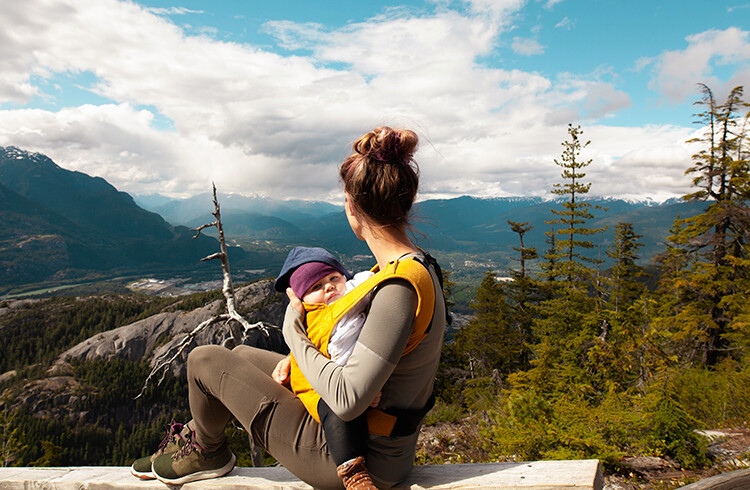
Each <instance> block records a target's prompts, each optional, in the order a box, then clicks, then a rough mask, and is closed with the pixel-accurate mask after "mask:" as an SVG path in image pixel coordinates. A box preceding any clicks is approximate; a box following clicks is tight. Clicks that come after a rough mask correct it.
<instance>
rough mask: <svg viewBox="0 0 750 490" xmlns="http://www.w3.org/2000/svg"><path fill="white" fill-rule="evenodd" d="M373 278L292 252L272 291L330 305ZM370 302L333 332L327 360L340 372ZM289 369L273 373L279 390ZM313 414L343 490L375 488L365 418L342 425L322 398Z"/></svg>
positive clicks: (318, 253) (324, 257) (303, 251)
mask: <svg viewBox="0 0 750 490" xmlns="http://www.w3.org/2000/svg"><path fill="white" fill-rule="evenodd" d="M373 275H374V274H373V273H372V272H370V271H365V272H360V273H358V274H357V275H355V276H354V277H352V275H351V274H350V273H349V271H347V270H346V268H345V267H344V266H343V265H341V263H340V262H339V261H338V260H336V258H335V257H334V256H333V255H331V254H330V253H329V252H328V251H326V250H325V249H322V248H318V247H315V248H309V247H295V248H294V249H292V250H291V251H290V252H289V255H288V256H287V259H286V261H285V262H284V266H283V267H282V269H281V273H280V274H279V277H278V278H277V279H276V284H275V287H276V290H277V291H284V290H285V289H286V287H291V288H292V291H293V292H294V294H295V295H296V296H297V297H298V298H300V299H301V300H302V301H303V302H304V303H324V304H327V305H330V304H331V303H333V302H334V301H336V300H338V299H340V298H342V297H343V296H344V295H345V294H346V293H348V292H349V291H351V290H352V289H354V288H355V287H357V286H358V285H360V284H362V283H363V282H365V281H366V280H367V279H369V278H370V277H371V276H373ZM369 300H370V297H369V295H368V296H366V297H365V298H364V299H363V300H361V301H359V302H358V303H357V304H356V305H354V306H353V307H352V308H351V309H350V310H349V311H348V312H347V313H346V314H345V315H344V316H343V317H342V318H341V319H340V320H339V321H338V322H337V323H336V325H334V327H333V330H332V331H331V336H330V338H329V340H328V354H329V355H330V358H331V360H332V361H333V362H335V363H336V364H338V365H340V366H343V365H345V364H346V362H347V360H348V359H349V356H350V355H351V353H352V351H353V350H354V345H355V344H356V343H357V338H358V337H359V333H360V331H361V329H362V325H363V324H364V322H365V318H366V314H365V310H366V309H367V306H368V305H369ZM287 359H289V358H287ZM288 366H289V363H288V362H287V360H286V359H285V361H282V362H281V363H279V365H278V366H277V368H276V370H275V371H274V373H273V378H274V380H276V381H277V382H279V383H281V384H287V383H289V381H290V379H289V368H288ZM379 399H380V394H378V395H377V397H376V398H375V400H373V402H372V403H371V406H373V407H374V406H376V405H377V403H378V402H379ZM317 412H318V416H319V418H320V423H321V425H322V426H323V430H324V431H325V434H326V441H327V442H328V448H329V450H330V452H331V456H332V457H333V460H334V462H335V463H336V465H337V472H338V475H339V476H340V477H341V478H342V480H343V482H344V486H345V487H346V488H353V487H355V486H357V488H360V489H361V488H373V489H374V488H375V486H374V484H373V483H372V480H371V479H370V476H369V474H368V473H367V468H366V467H365V462H364V455H365V453H366V452H367V419H366V416H365V414H362V415H360V416H359V417H357V418H356V419H354V420H352V421H349V422H345V421H343V420H341V419H340V418H339V417H338V416H336V415H335V414H334V413H333V412H332V411H331V409H330V408H329V407H328V405H327V404H326V403H325V401H323V399H322V398H321V399H320V400H319V402H318V405H317ZM311 414H312V412H311ZM312 415H313V416H314V415H315V414H312Z"/></svg>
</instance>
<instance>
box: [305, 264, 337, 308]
mask: <svg viewBox="0 0 750 490" xmlns="http://www.w3.org/2000/svg"><path fill="white" fill-rule="evenodd" d="M345 293H346V278H345V277H344V276H343V275H341V274H339V273H338V272H332V273H330V274H328V275H327V276H325V277H324V278H323V279H321V280H320V281H318V282H316V283H315V284H313V285H312V286H310V289H308V290H307V291H305V294H304V295H303V296H302V301H304V302H305V303H325V304H327V305H330V304H331V303H333V302H334V301H336V300H337V299H339V298H340V297H342V296H343V295H344V294H345Z"/></svg>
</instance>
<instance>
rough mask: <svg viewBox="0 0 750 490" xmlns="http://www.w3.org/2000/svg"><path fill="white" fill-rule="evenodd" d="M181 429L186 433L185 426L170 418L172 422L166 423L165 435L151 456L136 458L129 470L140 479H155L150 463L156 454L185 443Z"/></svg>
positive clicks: (172, 450)
mask: <svg viewBox="0 0 750 490" xmlns="http://www.w3.org/2000/svg"><path fill="white" fill-rule="evenodd" d="M183 430H185V431H186V433H187V430H188V429H187V426H186V425H183V424H180V423H177V422H175V421H174V419H172V422H170V423H169V424H167V435H166V436H164V439H162V440H161V442H160V443H159V447H158V448H157V450H156V452H155V453H154V454H152V455H151V456H144V457H143V458H138V459H136V460H135V461H134V462H133V465H132V466H131V467H130V472H131V473H132V474H133V475H134V476H137V477H138V478H140V479H142V480H155V479H156V477H155V476H154V474H153V473H152V472H151V463H153V462H154V460H155V459H156V457H157V456H161V455H162V454H172V453H173V452H175V451H177V450H178V449H180V448H181V447H182V446H183V445H184V444H185V439H184V438H183V435H182V432H183Z"/></svg>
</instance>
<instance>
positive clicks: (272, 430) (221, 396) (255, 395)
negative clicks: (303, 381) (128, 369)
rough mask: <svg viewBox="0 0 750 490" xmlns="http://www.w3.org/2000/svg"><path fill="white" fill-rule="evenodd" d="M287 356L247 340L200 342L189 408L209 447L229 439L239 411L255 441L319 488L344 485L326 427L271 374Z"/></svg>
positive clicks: (193, 357)
mask: <svg viewBox="0 0 750 490" xmlns="http://www.w3.org/2000/svg"><path fill="white" fill-rule="evenodd" d="M282 357H283V356H282V355H281V354H278V353H275V352H270V351H266V350H262V349H256V348H254V347H249V346H246V345H241V346H239V347H236V348H235V349H234V350H228V349H226V348H224V347H220V346H216V345H205V346H201V347H197V348H196V349H194V350H193V351H192V352H191V353H190V355H189V356H188V362H187V377H188V388H189V401H190V412H191V413H192V416H193V420H192V422H191V424H190V425H191V426H192V427H194V428H195V431H196V437H197V441H198V444H200V445H201V446H202V447H204V448H205V449H207V450H215V449H218V447H219V446H221V444H222V443H223V442H224V428H225V427H226V425H227V423H228V422H229V420H230V419H231V418H232V416H234V417H235V418H236V419H237V420H238V421H239V422H240V423H241V424H242V426H243V427H245V429H246V430H247V431H248V433H249V434H251V435H252V438H253V441H254V443H255V444H256V445H257V446H259V447H262V448H263V449H265V450H266V451H268V453H269V454H271V455H272V456H273V457H274V458H275V459H276V460H277V461H278V462H279V463H281V464H282V465H283V466H284V467H285V468H287V469H288V470H289V471H291V472H292V473H293V474H294V475H295V476H297V477H298V478H299V479H301V480H302V481H304V482H306V483H308V484H309V485H311V486H313V487H315V488H321V489H328V488H331V489H334V488H335V489H341V488H343V485H342V483H341V479H340V478H339V477H338V476H337V475H336V464H335V463H334V461H333V458H331V456H330V454H329V452H328V446H327V444H326V439H325V435H324V433H323V428H322V426H321V425H320V424H319V423H318V422H316V421H315V419H313V418H312V416H310V414H309V413H308V412H307V410H305V407H304V406H303V405H302V402H301V401H299V399H298V398H297V397H296V396H295V395H294V394H293V393H292V392H291V391H290V390H288V389H287V388H285V387H284V386H281V385H280V384H278V383H276V382H275V381H274V380H273V379H272V378H271V373H272V372H273V369H274V368H275V367H276V364H277V363H278V362H279V360H281V359H282Z"/></svg>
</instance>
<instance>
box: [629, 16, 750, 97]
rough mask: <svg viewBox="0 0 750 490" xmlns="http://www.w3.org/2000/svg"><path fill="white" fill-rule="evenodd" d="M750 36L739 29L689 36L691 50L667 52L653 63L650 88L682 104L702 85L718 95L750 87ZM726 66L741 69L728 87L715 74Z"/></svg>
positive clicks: (712, 31) (688, 48)
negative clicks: (697, 85)
mask: <svg viewBox="0 0 750 490" xmlns="http://www.w3.org/2000/svg"><path fill="white" fill-rule="evenodd" d="M749 36H750V32H748V31H744V30H742V29H739V28H736V27H730V28H727V29H725V30H716V29H711V30H708V31H705V32H701V33H699V34H694V35H691V36H688V37H687V38H686V41H687V42H688V47H687V48H685V49H684V50H675V51H667V52H665V53H662V54H661V55H660V56H658V57H657V58H656V59H655V60H653V66H654V70H655V76H654V78H653V80H652V81H651V85H650V86H651V87H652V88H654V89H656V90H658V91H659V92H661V93H662V94H663V95H664V96H665V97H666V98H667V99H668V100H669V101H671V102H681V101H683V100H685V99H686V98H688V97H690V96H694V95H695V90H696V84H698V83H705V84H707V85H709V86H711V87H714V88H715V89H716V90H717V91H718V92H728V89H731V88H732V87H734V86H737V85H748V84H750V39H749ZM642 65H643V63H641V66H642ZM722 65H724V66H726V65H734V66H736V67H737V70H736V75H735V76H734V77H733V78H732V79H731V80H729V81H728V83H726V84H725V83H722V81H721V80H720V79H719V78H718V77H717V76H716V75H715V71H716V69H717V68H718V67H720V66H722Z"/></svg>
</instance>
